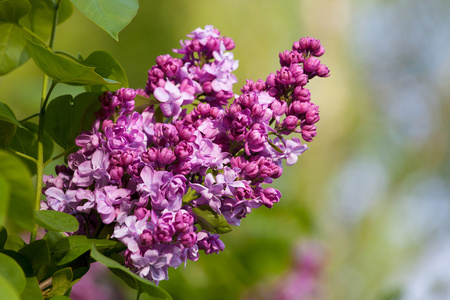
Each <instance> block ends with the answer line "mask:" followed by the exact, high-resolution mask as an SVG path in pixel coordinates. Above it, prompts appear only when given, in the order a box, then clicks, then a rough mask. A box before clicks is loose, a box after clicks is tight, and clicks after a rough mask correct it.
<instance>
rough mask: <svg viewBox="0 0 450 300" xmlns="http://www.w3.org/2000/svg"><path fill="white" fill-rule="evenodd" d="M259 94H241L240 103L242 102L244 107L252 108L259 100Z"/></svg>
mask: <svg viewBox="0 0 450 300" xmlns="http://www.w3.org/2000/svg"><path fill="white" fill-rule="evenodd" d="M257 99H258V96H257V95H256V93H255V92H249V93H246V94H243V95H241V96H239V98H238V99H237V100H238V101H237V102H238V103H240V104H241V105H242V106H243V107H247V108H251V107H252V106H253V105H254V104H255V103H256V101H257Z"/></svg>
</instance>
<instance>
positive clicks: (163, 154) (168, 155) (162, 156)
mask: <svg viewBox="0 0 450 300" xmlns="http://www.w3.org/2000/svg"><path fill="white" fill-rule="evenodd" d="M176 159H177V157H176V156H175V154H174V153H173V151H172V150H171V149H169V148H162V149H158V154H157V160H158V162H159V163H161V164H163V165H170V164H171V163H173V162H174V161H175V160H176Z"/></svg>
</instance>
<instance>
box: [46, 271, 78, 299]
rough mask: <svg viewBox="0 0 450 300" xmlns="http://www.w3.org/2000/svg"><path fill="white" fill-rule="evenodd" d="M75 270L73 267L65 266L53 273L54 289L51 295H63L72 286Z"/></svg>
mask: <svg viewBox="0 0 450 300" xmlns="http://www.w3.org/2000/svg"><path fill="white" fill-rule="evenodd" d="M72 278H73V272H72V269H71V268H64V269H61V270H58V271H56V272H55V273H54V274H53V280H52V290H51V291H50V292H49V294H48V295H49V296H50V297H55V296H63V295H64V294H65V293H66V292H67V290H68V289H70V287H71V286H72Z"/></svg>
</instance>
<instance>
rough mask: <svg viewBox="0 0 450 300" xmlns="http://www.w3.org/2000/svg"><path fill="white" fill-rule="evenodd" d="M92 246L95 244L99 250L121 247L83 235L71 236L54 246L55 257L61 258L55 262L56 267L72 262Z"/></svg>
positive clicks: (108, 241) (110, 241)
mask: <svg viewBox="0 0 450 300" xmlns="http://www.w3.org/2000/svg"><path fill="white" fill-rule="evenodd" d="M92 244H95V245H96V246H97V247H98V248H100V249H108V248H114V247H118V246H120V245H122V243H120V242H118V241H113V240H99V239H88V238H87V237H86V236H84V235H71V236H68V237H67V238H65V239H62V240H60V241H58V243H57V244H56V246H55V249H54V251H55V257H61V256H62V258H61V259H60V260H59V261H58V260H57V261H58V263H57V265H59V266H62V265H64V264H67V263H69V262H71V261H74V260H75V259H77V258H78V257H80V256H81V255H83V254H84V253H86V252H88V251H89V250H91V248H92Z"/></svg>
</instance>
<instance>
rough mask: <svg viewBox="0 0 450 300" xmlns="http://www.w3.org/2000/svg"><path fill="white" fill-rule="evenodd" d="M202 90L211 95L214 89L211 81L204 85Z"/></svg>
mask: <svg viewBox="0 0 450 300" xmlns="http://www.w3.org/2000/svg"><path fill="white" fill-rule="evenodd" d="M202 90H203V92H204V93H205V94H211V92H212V91H213V88H212V86H211V81H205V82H203V84H202Z"/></svg>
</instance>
